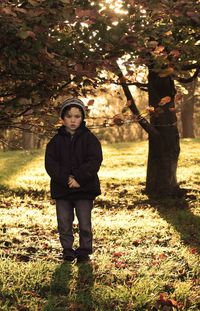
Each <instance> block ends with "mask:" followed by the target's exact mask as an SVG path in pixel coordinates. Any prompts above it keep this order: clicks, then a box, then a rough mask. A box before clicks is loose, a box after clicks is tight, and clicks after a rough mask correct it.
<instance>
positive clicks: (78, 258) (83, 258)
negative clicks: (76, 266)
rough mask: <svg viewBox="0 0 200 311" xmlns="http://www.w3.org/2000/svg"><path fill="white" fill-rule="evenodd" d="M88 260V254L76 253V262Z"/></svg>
mask: <svg viewBox="0 0 200 311" xmlns="http://www.w3.org/2000/svg"><path fill="white" fill-rule="evenodd" d="M87 261H90V257H89V256H88V255H78V256H77V262H78V263H81V262H87Z"/></svg>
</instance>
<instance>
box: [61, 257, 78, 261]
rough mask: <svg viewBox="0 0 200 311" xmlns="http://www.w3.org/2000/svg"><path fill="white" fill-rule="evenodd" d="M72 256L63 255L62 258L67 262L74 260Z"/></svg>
mask: <svg viewBox="0 0 200 311" xmlns="http://www.w3.org/2000/svg"><path fill="white" fill-rule="evenodd" d="M74 259H75V258H74V257H72V256H63V260H64V261H68V262H72V261H74Z"/></svg>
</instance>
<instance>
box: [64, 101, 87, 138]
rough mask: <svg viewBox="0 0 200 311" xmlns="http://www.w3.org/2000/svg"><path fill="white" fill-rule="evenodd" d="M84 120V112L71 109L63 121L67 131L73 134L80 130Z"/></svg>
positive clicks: (74, 108)
mask: <svg viewBox="0 0 200 311" xmlns="http://www.w3.org/2000/svg"><path fill="white" fill-rule="evenodd" d="M82 120H83V117H82V112H81V110H80V109H79V108H76V107H72V108H70V109H69V110H68V111H67V112H66V114H65V116H64V119H63V124H64V125H65V127H66V128H67V130H68V131H69V132H70V133H71V134H73V133H74V132H75V131H76V130H77V128H79V126H80V124H81V122H82Z"/></svg>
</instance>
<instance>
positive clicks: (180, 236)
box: [0, 140, 200, 311]
mask: <svg viewBox="0 0 200 311" xmlns="http://www.w3.org/2000/svg"><path fill="white" fill-rule="evenodd" d="M199 146H200V141H199V140H182V141H181V149H182V151H181V155H180V161H179V168H178V180H179V181H181V185H182V186H184V187H186V188H189V189H190V190H189V191H190V192H189V196H188V198H187V199H186V200H171V201H170V200H167V201H166V200H163V201H155V202H152V201H150V200H148V198H147V197H146V196H145V195H144V194H142V193H141V190H142V189H143V188H144V185H145V175H146V162H147V152H148V150H147V149H148V146H147V142H135V143H122V144H112V145H104V146H103V150H104V162H103V165H102V167H101V170H100V172H99V176H100V179H101V184H102V195H101V196H99V197H98V198H97V200H96V202H95V207H94V209H93V231H94V254H93V258H92V263H91V264H86V265H80V266H78V265H76V263H74V264H72V265H62V261H61V259H60V251H61V249H60V244H59V241H58V236H57V223H56V214H55V205H54V202H53V201H52V200H50V198H49V177H48V175H47V174H46V173H45V170H44V150H40V151H31V152H24V151H16V152H1V153H0V160H1V161H0V163H1V171H0V198H1V218H0V225H1V227H0V228H1V230H0V256H1V257H0V287H1V296H0V298H1V299H0V310H2V311H19V310H23V311H26V310H27V311H28V310H30V311H36V310H43V311H50V310H51V311H65V310H68V311H72V310H73V311H78V310H80V311H82V310H83V311H89V310H95V311H100V310H101V311H104V310H105V311H107V310H108V311H109V310H119V311H120V310H121V311H133V310H141V311H142V310H164V307H165V306H167V303H168V304H169V303H170V299H171V300H173V301H175V302H176V303H177V305H176V309H177V310H195V311H196V310H199V309H200V295H199V290H200V280H199V272H200V271H199V270H200V256H199V252H200V247H199V246H200V230H199V228H200V202H199V201H200V200H199V192H198V191H197V190H198V189H199V182H200V176H199V174H198V171H199V162H200V159H199ZM74 232H75V245H78V228H77V220H76V221H75V225H74ZM163 294H164V295H165V297H167V298H166V301H164V300H163V301H161V300H160V297H161V296H160V295H163ZM167 299H168V300H169V301H167ZM153 308H154V309H153ZM174 308H175V307H174ZM165 309H166V308H165ZM167 310H168V309H167ZM169 310H172V307H171V309H169Z"/></svg>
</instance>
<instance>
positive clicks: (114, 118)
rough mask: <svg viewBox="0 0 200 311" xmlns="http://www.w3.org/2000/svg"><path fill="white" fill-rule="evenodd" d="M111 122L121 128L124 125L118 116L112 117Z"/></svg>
mask: <svg viewBox="0 0 200 311" xmlns="http://www.w3.org/2000/svg"><path fill="white" fill-rule="evenodd" d="M113 122H114V124H116V125H118V126H121V125H122V124H123V123H124V120H123V119H122V117H121V116H120V115H119V114H117V115H115V116H114V117H113Z"/></svg>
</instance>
